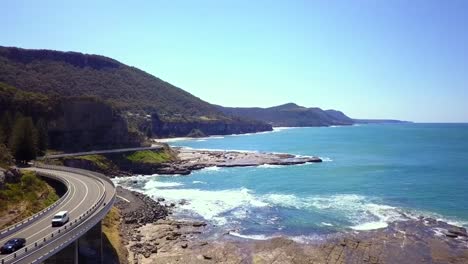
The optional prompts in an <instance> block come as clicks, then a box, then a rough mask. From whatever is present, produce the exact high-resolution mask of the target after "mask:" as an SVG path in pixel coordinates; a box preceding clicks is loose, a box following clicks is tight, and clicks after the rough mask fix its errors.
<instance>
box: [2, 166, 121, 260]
mask: <svg viewBox="0 0 468 264" xmlns="http://www.w3.org/2000/svg"><path fill="white" fill-rule="evenodd" d="M58 169H60V170H58ZM62 169H63V170H68V171H62ZM30 170H34V171H36V172H37V173H38V174H41V175H44V176H48V177H51V178H58V179H60V180H61V181H64V182H67V183H68V190H69V191H68V192H67V194H66V197H65V198H64V199H63V201H62V202H61V203H60V204H58V205H57V206H56V207H54V208H53V209H52V210H50V211H48V212H46V213H45V214H44V215H43V216H42V217H40V218H38V219H35V220H33V221H31V223H30V224H27V225H24V226H22V227H20V228H18V230H15V232H13V233H11V234H9V235H8V236H6V237H3V238H1V239H0V245H3V243H5V242H6V241H7V240H9V239H11V238H14V237H21V238H26V248H27V252H25V249H24V248H23V249H21V250H19V251H17V253H16V258H13V257H14V254H10V255H0V263H35V262H42V261H44V260H45V259H46V258H47V257H50V256H51V255H53V253H56V252H58V251H59V250H60V249H61V248H63V247H65V246H66V245H68V244H70V243H71V242H73V241H74V240H76V239H78V238H79V237H80V236H81V235H82V234H84V233H85V232H86V231H87V230H89V229H90V228H91V227H92V226H94V224H96V223H97V222H99V221H100V220H102V218H103V217H104V216H105V215H106V214H107V212H108V211H109V210H110V207H111V206H112V204H113V201H114V199H115V187H114V185H113V184H112V182H111V181H110V180H108V179H105V178H104V177H105V176H103V175H100V176H101V177H98V176H97V175H98V174H95V173H92V172H88V171H84V170H78V169H70V168H64V167H53V169H44V168H30ZM63 210H66V211H68V212H69V213H70V221H69V223H68V224H66V229H65V227H60V228H58V227H52V226H51V219H52V217H53V215H55V214H56V213H57V212H59V211H63ZM59 232H60V233H59ZM52 234H53V237H52ZM44 238H45V239H46V241H45V242H44ZM2 261H3V262H2Z"/></svg>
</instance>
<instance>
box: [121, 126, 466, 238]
mask: <svg viewBox="0 0 468 264" xmlns="http://www.w3.org/2000/svg"><path fill="white" fill-rule="evenodd" d="M170 144H171V145H173V146H184V147H189V148H197V149H222V150H242V151H261V152H281V153H292V154H298V155H310V156H314V155H316V156H319V157H322V158H323V159H324V160H325V162H323V163H320V164H306V165H298V166H260V167H249V168H216V167H215V168H207V169H204V170H200V171H196V172H194V173H192V174H191V175H189V176H164V175H152V176H134V177H127V178H120V179H117V180H116V182H117V183H118V184H121V185H123V186H125V187H127V188H130V189H134V190H137V191H140V192H143V193H146V194H148V195H151V196H152V197H154V198H157V197H164V198H166V199H168V200H169V201H179V200H180V199H186V200H187V201H188V203H187V204H185V205H182V206H179V208H178V209H177V214H180V215H183V216H191V217H197V218H204V219H206V220H207V221H210V222H211V223H213V224H215V225H216V226H220V227H222V228H224V229H229V230H235V231H234V232H232V233H233V234H236V235H238V236H242V237H244V236H246V237H251V238H267V237H271V236H277V235H287V236H291V237H302V238H305V239H316V238H317V237H320V236H324V235H329V234H334V233H336V232H342V231H352V230H367V229H375V228H379V227H384V226H386V225H387V223H389V222H392V221H395V220H403V219H410V218H415V217H418V216H419V215H424V216H431V217H435V218H438V219H441V220H445V221H448V222H450V223H454V224H458V225H464V226H468V124H396V125H360V126H348V127H319V128H288V129H276V130H275V131H274V132H271V133H260V134H251V135H239V136H237V135H235V136H225V137H211V138H206V139H191V140H179V141H172V142H170ZM135 179H137V180H138V181H137V183H135Z"/></svg>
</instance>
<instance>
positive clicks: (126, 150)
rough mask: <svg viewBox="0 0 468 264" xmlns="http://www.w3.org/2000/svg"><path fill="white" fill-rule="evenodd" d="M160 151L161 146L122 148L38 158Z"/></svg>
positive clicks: (48, 157)
mask: <svg viewBox="0 0 468 264" xmlns="http://www.w3.org/2000/svg"><path fill="white" fill-rule="evenodd" d="M160 149H162V146H152V147H139V148H122V149H109V150H94V151H87V152H77V153H64V154H56V155H47V156H44V157H40V158H39V159H58V158H66V157H78V156H86V155H98V154H109V153H121V152H132V151H140V150H160Z"/></svg>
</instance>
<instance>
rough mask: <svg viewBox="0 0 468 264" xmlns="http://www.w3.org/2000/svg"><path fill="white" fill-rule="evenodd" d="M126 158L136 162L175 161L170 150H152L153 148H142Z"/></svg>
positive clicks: (157, 162) (156, 162)
mask: <svg viewBox="0 0 468 264" xmlns="http://www.w3.org/2000/svg"><path fill="white" fill-rule="evenodd" d="M126 158H127V159H128V160H130V161H131V162H135V163H152V164H159V163H164V162H169V161H173V160H174V159H175V157H174V155H172V154H171V153H170V152H169V151H167V150H163V151H158V152H155V151H151V150H142V151H136V152H134V153H132V154H130V155H127V156H126Z"/></svg>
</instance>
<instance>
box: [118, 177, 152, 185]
mask: <svg viewBox="0 0 468 264" xmlns="http://www.w3.org/2000/svg"><path fill="white" fill-rule="evenodd" d="M151 176H157V175H150V176H148V175H133V176H125V177H116V178H112V179H111V181H112V182H113V183H114V184H116V185H120V184H123V183H127V182H133V181H138V182H140V181H147V180H148V179H149V178H150V177H151Z"/></svg>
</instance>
